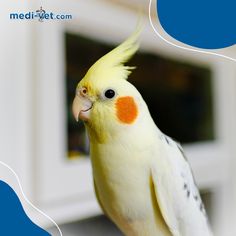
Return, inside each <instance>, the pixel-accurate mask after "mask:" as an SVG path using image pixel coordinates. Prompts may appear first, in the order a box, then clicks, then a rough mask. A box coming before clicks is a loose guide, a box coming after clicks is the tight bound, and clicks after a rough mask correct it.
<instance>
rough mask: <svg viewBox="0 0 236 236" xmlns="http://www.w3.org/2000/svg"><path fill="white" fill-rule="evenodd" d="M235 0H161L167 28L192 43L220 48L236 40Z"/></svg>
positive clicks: (160, 12) (159, 10) (162, 19)
mask: <svg viewBox="0 0 236 236" xmlns="http://www.w3.org/2000/svg"><path fill="white" fill-rule="evenodd" d="M235 10H236V1H235V0H192V1H189V0H179V1H176V0H157V15H158V18H159V21H160V23H161V26H162V27H163V29H164V30H165V31H166V32H167V33H168V34H169V35H170V36H172V37H173V38H175V39H177V40H179V41H181V42H182V43H185V44H188V45H190V46H194V47H198V48H204V49H220V48H225V47H229V46H232V45H234V44H235V43H236V27H235V22H236V14H235Z"/></svg>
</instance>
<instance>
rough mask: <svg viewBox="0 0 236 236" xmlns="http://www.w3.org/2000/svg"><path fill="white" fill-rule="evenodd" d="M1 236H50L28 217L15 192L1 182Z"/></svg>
mask: <svg viewBox="0 0 236 236" xmlns="http://www.w3.org/2000/svg"><path fill="white" fill-rule="evenodd" d="M0 235H2V236H17V235H19V236H49V235H50V234H49V233H48V232H46V231H45V230H43V229H42V228H40V227H39V226H37V225H36V224H34V223H33V222H32V221H31V220H30V219H29V217H28V216H27V215H26V213H25V211H24V209H23V207H22V205H21V202H20V200H19V198H18V197H17V195H16V193H15V192H14V190H13V189H12V188H11V187H10V186H9V185H8V184H7V183H5V182H3V181H1V180H0Z"/></svg>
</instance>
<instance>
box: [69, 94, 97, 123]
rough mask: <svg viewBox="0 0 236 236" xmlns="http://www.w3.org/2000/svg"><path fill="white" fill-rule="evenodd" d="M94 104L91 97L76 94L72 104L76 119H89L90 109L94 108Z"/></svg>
mask: <svg viewBox="0 0 236 236" xmlns="http://www.w3.org/2000/svg"><path fill="white" fill-rule="evenodd" d="M92 106H93V103H92V101H91V100H90V99H89V98H87V97H83V96H81V95H79V94H76V96H75V98H74V101H73V104H72V112H73V115H74V118H75V120H76V121H77V122H78V121H79V119H81V120H83V121H87V120H88V119H89V118H90V110H91V109H92Z"/></svg>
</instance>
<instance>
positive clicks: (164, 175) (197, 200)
mask: <svg viewBox="0 0 236 236" xmlns="http://www.w3.org/2000/svg"><path fill="white" fill-rule="evenodd" d="M158 149H159V151H158V155H159V161H158V163H157V161H156V160H154V163H153V165H152V172H151V173H152V181H153V185H154V189H155V195H156V200H157V203H158V205H159V207H160V210H161V213H162V216H163V218H164V220H165V222H166V224H167V225H168V227H169V229H170V231H171V232H172V234H173V235H174V236H189V235H191V236H199V235H202V236H209V235H212V234H211V231H210V229H209V226H208V220H207V217H206V213H205V209H204V205H203V203H202V200H201V197H200V195H199V192H198V188H197V187H196V184H195V181H194V178H193V175H192V171H191V168H190V167H189V164H188V162H187V160H186V158H185V156H184V153H183V150H182V148H181V146H180V145H179V144H178V143H176V142H175V141H173V140H172V139H171V138H169V137H167V136H165V135H164V134H162V135H161V138H160V145H159V146H158Z"/></svg>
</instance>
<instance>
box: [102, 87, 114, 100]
mask: <svg viewBox="0 0 236 236" xmlns="http://www.w3.org/2000/svg"><path fill="white" fill-rule="evenodd" d="M115 95H116V93H115V91H114V90H113V89H107V90H106V91H105V93H104V96H105V97H106V98H109V99H111V98H113V97H114V96H115Z"/></svg>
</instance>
